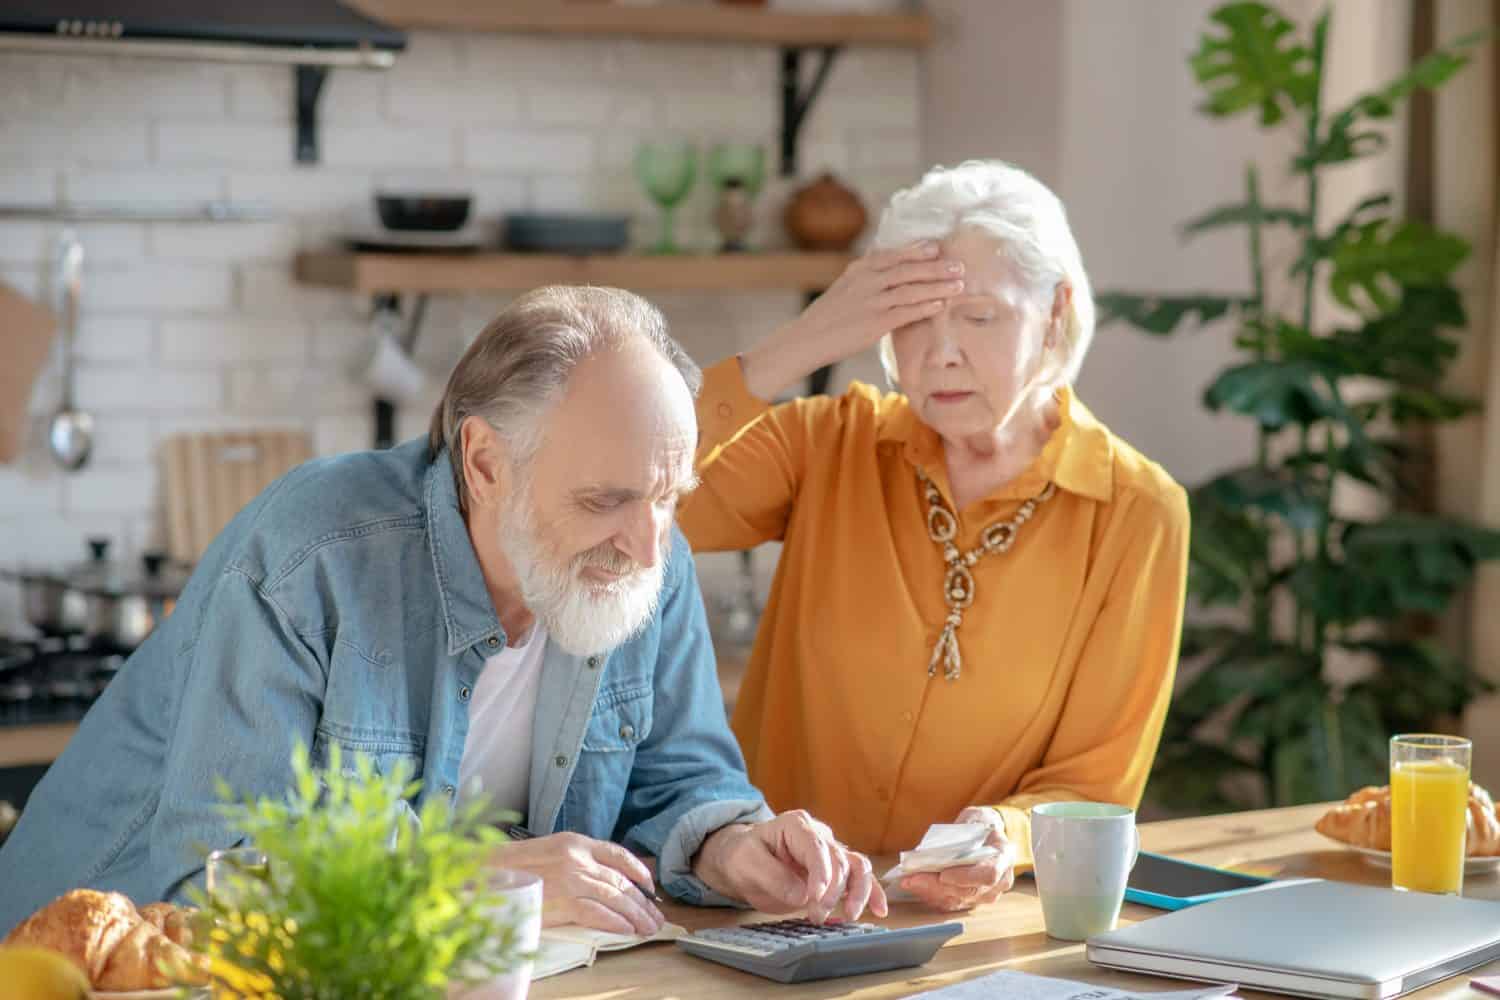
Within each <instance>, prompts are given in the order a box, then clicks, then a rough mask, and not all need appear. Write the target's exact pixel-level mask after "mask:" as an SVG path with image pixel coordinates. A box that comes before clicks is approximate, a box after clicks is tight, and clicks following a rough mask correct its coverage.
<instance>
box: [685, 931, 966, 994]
mask: <svg viewBox="0 0 1500 1000" xmlns="http://www.w3.org/2000/svg"><path fill="white" fill-rule="evenodd" d="M963 929H964V925H963V924H961V923H959V922H957V921H952V922H949V923H946V924H926V925H924V926H921V927H905V928H901V929H899V930H898V929H893V928H885V927H877V926H875V925H874V924H815V923H812V922H810V921H807V920H776V921H772V922H769V923H761V924H741V925H739V926H737V927H715V928H711V929H709V930H702V931H696V932H694V933H692V934H689V935H687V936H686V937H682V938H678V939H677V946H678V947H679V948H681V949H682V950H683V951H686V952H687V953H688V954H690V955H697V956H698V957H699V958H706V959H708V960H709V961H711V962H719V963H720V964H723V965H728V966H731V967H733V968H736V969H740V970H742V971H744V972H750V973H754V974H755V975H757V976H763V977H765V978H766V979H774V980H776V981H777V982H781V983H802V982H806V981H808V980H810V979H833V978H835V977H838V976H857V975H860V974H862V973H866V972H884V971H886V970H887V969H906V968H910V967H911V966H913V965H921V964H922V963H924V962H926V961H928V960H929V959H931V958H932V956H933V954H934V953H935V952H936V951H937V950H938V949H939V948H941V947H942V946H943V942H944V941H947V940H948V939H949V938H951V937H954V936H955V935H958V934H961V933H962V932H963Z"/></svg>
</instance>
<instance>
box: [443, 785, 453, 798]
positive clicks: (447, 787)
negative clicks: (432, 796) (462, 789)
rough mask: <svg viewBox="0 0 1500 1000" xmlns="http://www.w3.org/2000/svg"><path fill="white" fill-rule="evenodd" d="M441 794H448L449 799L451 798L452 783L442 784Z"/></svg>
mask: <svg viewBox="0 0 1500 1000" xmlns="http://www.w3.org/2000/svg"><path fill="white" fill-rule="evenodd" d="M443 794H444V795H446V796H448V798H450V799H451V798H453V786H452V785H444V786H443Z"/></svg>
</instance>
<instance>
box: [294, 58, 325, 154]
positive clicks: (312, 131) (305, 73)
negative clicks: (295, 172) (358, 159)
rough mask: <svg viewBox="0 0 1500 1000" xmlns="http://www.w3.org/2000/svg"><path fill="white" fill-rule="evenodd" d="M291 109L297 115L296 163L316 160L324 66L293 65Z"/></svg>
mask: <svg viewBox="0 0 1500 1000" xmlns="http://www.w3.org/2000/svg"><path fill="white" fill-rule="evenodd" d="M292 74H293V78H294V80H295V82H296V86H295V87H294V88H293V90H294V93H293V95H292V99H293V101H294V102H295V108H294V109H293V110H294V111H295V112H296V115H297V149H296V157H297V162H298V163H317V162H318V97H319V96H320V95H322V93H323V84H324V82H325V81H326V80H327V79H328V67H326V66H293V67H292Z"/></svg>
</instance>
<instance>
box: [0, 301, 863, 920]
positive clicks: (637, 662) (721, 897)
mask: <svg viewBox="0 0 1500 1000" xmlns="http://www.w3.org/2000/svg"><path fill="white" fill-rule="evenodd" d="M698 382H699V374H698V370H697V368H696V366H694V365H693V363H692V362H691V361H690V360H689V359H688V357H687V356H686V355H685V354H684V353H683V351H682V350H681V348H680V347H678V345H677V344H676V343H675V342H674V341H673V340H672V339H671V338H670V337H669V336H668V334H667V332H666V325H665V322H664V320H663V318H662V316H661V314H660V313H659V312H657V311H656V310H655V309H654V308H653V307H652V306H650V305H649V304H647V303H646V302H645V301H643V300H642V299H640V298H638V297H636V296H634V295H631V294H629V293H626V292H622V291H618V290H613V289H602V288H545V289H541V290H538V291H535V292H532V293H530V294H528V295H526V296H524V297H522V298H521V299H519V300H518V301H516V302H515V303H514V304H513V305H512V306H511V307H510V308H508V309H506V310H505V311H504V312H503V313H502V314H501V315H500V316H499V317H498V318H497V319H496V320H495V321H494V322H493V323H491V324H490V325H489V327H488V328H486V329H485V330H484V332H483V333H481V334H480V336H479V337H478V339H477V340H476V341H475V342H474V344H473V346H472V347H470V349H469V351H468V353H467V354H465V355H464V357H463V359H462V360H461V361H460V362H459V364H458V367H457V368H456V369H455V370H454V372H453V375H452V377H451V379H450V381H449V383H448V387H447V391H446V394H445V395H444V398H443V400H442V402H441V404H440V405H439V407H438V410H437V413H436V414H435V416H434V418H433V422H432V433H431V435H430V438H429V440H428V441H414V442H411V443H408V444H406V445H403V446H401V447H398V448H395V449H393V450H391V451H387V452H379V453H363V454H353V455H346V456H342V457H339V458H334V459H329V460H325V461H318V462H313V463H310V464H308V465H305V466H303V467H301V468H299V469H297V470H296V471H294V472H292V473H291V474H289V475H287V476H286V477H284V478H283V479H281V480H280V481H279V482H277V483H275V484H274V485H272V486H271V487H270V488H269V489H267V490H266V492H265V493H264V494H262V495H261V496H260V497H259V498H257V499H256V500H255V501H254V502H253V503H251V504H250V505H249V506H248V507H246V508H245V510H244V511H242V512H241V513H240V515H239V516H238V517H236V518H235V520H234V521H233V522H232V523H231V524H230V525H229V527H228V528H227V529H225V531H224V533H223V534H222V535H221V536H220V538H219V539H218V540H217V541H216V542H215V543H214V545H213V546H212V547H211V548H210V549H209V551H208V553H207V554H206V556H205V557H204V559H203V561H202V563H201V564H200V565H199V567H198V569H197V572H196V573H195V574H194V576H193V579H192V581H191V582H190V583H189V585H188V587H187V588H186V590H185V591H184V593H183V595H182V599H181V601H180V602H179V604H178V606H177V609H176V610H175V611H174V612H173V613H172V616H171V617H170V619H168V620H167V621H166V622H165V623H164V624H163V625H162V626H161V627H160V628H159V629H157V631H156V632H155V633H154V634H153V635H152V636H151V637H150V639H149V640H148V641H147V642H146V643H145V644H144V645H143V646H142V647H141V648H140V649H139V650H138V651H137V652H136V654H135V655H134V656H132V657H131V659H130V660H129V662H127V663H126V665H125V666H124V668H123V669H122V670H121V672H120V676H119V677H118V678H117V679H116V680H115V682H114V683H113V684H111V685H110V687H109V690H108V691H106V692H105V694H104V696H103V697H102V698H101V699H100V700H99V702H98V704H97V705H96V706H95V707H94V709H93V710H92V711H91V712H90V713H89V714H88V716H87V717H86V718H85V719H84V721H83V724H82V726H81V727H80V729H79V732H78V735H77V736H76V737H75V738H74V739H73V741H72V743H71V744H70V745H69V746H68V748H67V750H66V752H65V753H64V754H63V755H62V757H61V758H60V759H59V760H58V761H57V763H56V764H55V765H54V766H53V767H52V769H51V770H50V771H49V772H48V774H47V776H46V778H45V779H44V780H43V781H42V783H41V785H40V786H38V788H37V790H36V792H35V794H34V795H33V797H32V799H31V801H30V803H29V804H28V806H27V808H26V810H25V812H24V814H23V816H22V819H21V822H20V824H19V825H18V826H17V828H16V830H15V831H14V833H13V834H12V836H11V837H10V839H9V840H8V841H7V843H6V845H5V847H4V849H3V850H0V885H3V886H4V887H5V891H4V892H3V893H0V933H3V932H4V931H6V930H8V929H9V928H10V927H11V926H13V925H14V924H16V923H17V922H19V921H20V920H21V919H23V918H24V917H25V916H26V915H27V914H28V913H30V912H31V911H32V910H34V909H35V908H37V907H39V906H41V905H43V904H45V903H46V902H47V901H48V900H50V899H52V898H53V897H54V896H56V895H58V894H60V893H62V892H64V891H66V890H68V889H71V888H74V887H76V886H79V885H88V886H94V887H99V888H105V889H114V890H119V891H122V892H124V893H126V894H128V895H130V896H131V897H132V898H134V899H135V900H136V901H137V902H146V901H148V900H154V899H162V898H167V897H171V896H174V895H177V894H179V893H180V892H181V891H182V889H183V888H184V886H185V885H186V884H187V883H188V882H189V881H190V880H193V879H195V878H197V877H198V876H199V875H200V872H201V868H202V858H201V854H200V853H199V852H200V851H201V849H202V848H204V847H210V848H212V847H228V846H231V845H232V844H234V843H236V842H237V840H238V836H239V835H238V834H237V833H236V831H234V830H232V829H230V828H228V827H227V826H226V824H225V820H224V819H223V818H222V816H221V815H220V813H219V812H218V811H217V809H216V802H217V796H216V795H215V792H214V788H215V782H216V779H218V778H223V779H224V780H225V781H227V782H228V784H229V786H230V787H232V788H233V789H235V791H236V792H237V793H239V794H242V795H276V794H279V793H280V792H281V791H282V790H283V789H284V788H286V787H287V785H288V783H289V780H290V760H291V750H292V747H293V746H294V745H295V744H296V743H297V742H298V741H302V742H304V743H306V744H307V745H309V746H310V747H311V750H312V755H313V759H314V761H315V762H326V761H327V759H328V755H329V751H330V749H331V748H332V747H334V746H339V747H341V748H342V749H343V751H344V753H345V759H348V757H349V756H350V755H352V754H354V753H361V754H366V755H369V756H371V757H373V759H374V760H375V762H376V764H377V767H379V768H381V769H388V768H391V767H393V766H394V765H395V764H396V763H397V762H398V761H408V762H410V763H411V764H412V765H413V766H414V767H415V768H416V770H417V773H418V775H419V776H420V777H421V779H422V787H421V791H420V793H419V798H422V799H425V798H426V797H428V796H433V795H441V796H447V797H449V798H450V799H452V798H459V797H463V796H465V795H471V794H479V793H483V794H484V795H485V796H487V797H488V798H489V800H490V801H491V802H492V803H493V805H494V806H495V807H496V808H500V809H507V810H513V811H515V812H519V813H521V814H522V815H524V816H525V823H526V826H527V827H528V828H529V830H530V831H531V833H532V835H533V837H532V839H521V840H517V841H515V842H513V843H510V844H508V845H506V846H504V847H502V848H501V849H500V852H499V856H498V857H497V858H496V863H497V864H498V865H501V866H503V867H507V868H514V869H524V870H528V871H531V872H534V873H536V874H538V875H540V876H541V877H542V879H543V883H544V894H545V898H546V919H547V920H548V921H549V922H552V923H581V924H585V925H588V926H592V927H597V928H600V929H603V930H611V931H619V932H631V931H634V932H638V933H650V932H653V931H655V930H656V929H657V928H659V927H660V925H661V921H662V915H661V913H660V911H659V910H657V909H656V907H655V906H654V905H653V904H652V902H651V900H650V899H648V898H647V897H646V895H645V894H643V893H642V891H641V889H640V888H638V886H649V885H650V884H651V874H650V872H649V870H648V869H646V868H645V867H644V866H643V865H642V864H641V862H640V860H639V859H638V858H637V857H636V853H643V854H649V855H653V856H655V857H656V859H657V864H658V872H657V874H658V876H659V878H660V881H661V885H662V887H663V888H664V889H665V890H666V891H667V892H668V893H670V894H671V895H673V896H675V897H677V898H679V899H682V900H685V901H688V902H692V903H701V904H716V903H717V904H723V903H728V902H735V901H742V902H745V903H748V904H750V905H752V906H754V907H756V908H758V909H761V910H765V911H768V912H786V911H789V910H793V909H799V908H802V907H804V906H805V907H807V908H809V910H810V911H811V913H812V915H813V916H815V917H817V918H823V917H827V916H828V915H830V914H833V913H835V912H838V913H841V914H843V915H845V916H847V917H849V918H851V919H852V918H854V917H857V916H858V915H859V914H860V913H861V912H862V911H863V910H864V908H865V907H866V905H867V904H868V905H869V906H870V907H871V908H872V909H873V910H874V911H875V912H876V913H878V914H882V915H883V914H884V912H885V898H884V896H883V894H882V893H881V891H880V888H879V886H878V884H876V883H875V881H874V880H873V878H872V877H871V874H870V865H869V862H868V860H866V859H865V858H864V857H863V856H861V855H859V854H856V853H854V852H851V851H848V850H846V849H845V848H844V847H843V846H842V845H840V844H839V843H838V842H836V841H835V840H834V839H833V836H832V834H831V833H830V832H829V830H828V828H827V827H826V826H824V825H822V824H821V823H818V822H816V821H815V820H813V819H812V818H810V817H809V816H807V815H806V814H805V813H801V812H793V813H785V814H782V815H780V816H773V815H772V813H771V812H770V810H769V809H768V808H767V807H766V805H765V803H764V801H763V800H762V798H761V795H760V793H759V792H758V791H757V790H756V789H755V788H753V787H752V786H751V785H750V784H749V782H748V779H747V778H746V776H745V773H744V765H743V760H742V758H741V756H740V753H739V750H738V748H737V747H736V745H735V742H734V738H733V736H732V735H731V734H730V732H729V729H728V727H727V724H726V722H725V718H724V712H723V708H722V706H721V701H720V693H719V689H718V684H717V681H716V678H715V674H714V669H713V651H712V649H711V647H710V644H709V638H708V630H707V625H706V620H705V617H704V613H703V604H702V599H701V597H700V595H699V592H698V586H697V581H696V577H695V575H694V570H693V561H692V558H691V556H690V554H689V552H688V549H687V546H686V544H685V543H684V541H683V540H682V538H681V536H680V535H678V534H677V533H676V532H675V529H674V528H673V515H674V510H675V507H676V504H677V502H678V500H679V499H680V498H681V497H682V495H683V494H684V493H686V492H687V491H688V490H690V489H691V488H692V487H693V485H694V476H693V451H694V446H695V444H696V439H697V426H696V422H695V417H694V406H693V395H694V393H695V392H696V390H697V387H698ZM418 805H420V803H418Z"/></svg>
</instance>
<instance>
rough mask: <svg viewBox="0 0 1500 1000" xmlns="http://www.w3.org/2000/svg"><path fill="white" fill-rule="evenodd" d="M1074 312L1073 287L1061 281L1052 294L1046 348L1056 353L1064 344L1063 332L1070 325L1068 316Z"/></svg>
mask: <svg viewBox="0 0 1500 1000" xmlns="http://www.w3.org/2000/svg"><path fill="white" fill-rule="evenodd" d="M1072 310H1073V286H1072V285H1071V284H1069V283H1068V282H1067V281H1059V282H1058V283H1057V289H1056V291H1054V292H1053V293H1052V313H1051V315H1049V316H1048V317H1047V340H1046V348H1047V350H1049V351H1055V350H1057V349H1058V347H1060V346H1061V344H1062V332H1063V330H1064V329H1065V328H1066V327H1067V324H1068V314H1069V313H1070V312H1072Z"/></svg>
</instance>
